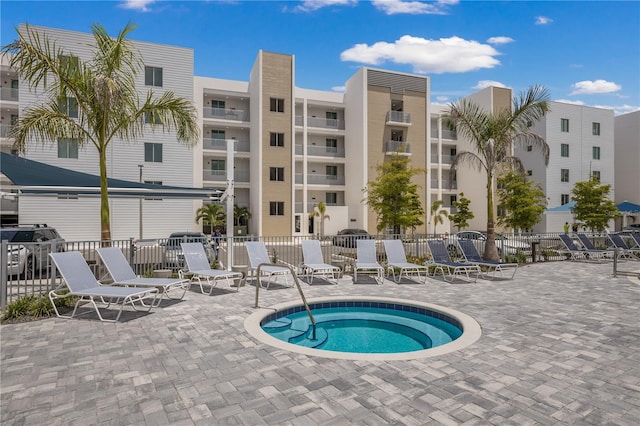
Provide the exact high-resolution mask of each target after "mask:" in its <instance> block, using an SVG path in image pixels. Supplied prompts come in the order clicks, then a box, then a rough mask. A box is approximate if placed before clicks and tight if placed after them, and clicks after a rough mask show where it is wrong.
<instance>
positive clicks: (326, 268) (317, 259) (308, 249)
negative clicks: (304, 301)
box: [300, 240, 342, 284]
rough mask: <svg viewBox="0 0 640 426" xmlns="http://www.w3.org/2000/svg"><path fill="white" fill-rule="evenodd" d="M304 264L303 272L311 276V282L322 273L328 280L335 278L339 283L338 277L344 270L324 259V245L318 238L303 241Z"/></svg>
mask: <svg viewBox="0 0 640 426" xmlns="http://www.w3.org/2000/svg"><path fill="white" fill-rule="evenodd" d="M302 258H303V261H302V264H301V265H300V266H301V269H302V272H303V274H305V275H308V276H309V284H311V283H313V278H314V277H316V276H318V275H320V276H322V277H324V278H325V279H326V280H327V281H329V282H331V280H334V284H338V279H339V278H340V275H341V274H342V270H341V269H340V268H338V267H337V266H333V265H330V264H328V263H326V262H325V261H324V257H323V256H322V246H321V245H320V241H318V240H305V241H303V242H302Z"/></svg>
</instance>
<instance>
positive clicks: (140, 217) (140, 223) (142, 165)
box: [138, 164, 144, 240]
mask: <svg viewBox="0 0 640 426" xmlns="http://www.w3.org/2000/svg"><path fill="white" fill-rule="evenodd" d="M143 167H144V164H138V168H140V183H142V168H143ZM142 198H143V196H142V195H140V200H139V203H140V215H139V227H140V236H139V237H138V239H139V240H142Z"/></svg>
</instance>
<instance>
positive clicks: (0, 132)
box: [0, 124, 13, 138]
mask: <svg viewBox="0 0 640 426" xmlns="http://www.w3.org/2000/svg"><path fill="white" fill-rule="evenodd" d="M11 129H13V126H12V125H10V124H0V138H8V137H9V132H10V131H11Z"/></svg>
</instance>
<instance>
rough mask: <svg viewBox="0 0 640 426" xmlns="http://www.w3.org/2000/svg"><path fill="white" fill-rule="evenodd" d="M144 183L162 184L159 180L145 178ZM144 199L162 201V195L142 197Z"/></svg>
mask: <svg viewBox="0 0 640 426" xmlns="http://www.w3.org/2000/svg"><path fill="white" fill-rule="evenodd" d="M144 183H150V184H152V185H162V181H161V180H145V181H144ZM144 199H145V201H162V197H160V198H154V197H144Z"/></svg>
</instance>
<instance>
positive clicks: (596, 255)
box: [559, 234, 605, 260]
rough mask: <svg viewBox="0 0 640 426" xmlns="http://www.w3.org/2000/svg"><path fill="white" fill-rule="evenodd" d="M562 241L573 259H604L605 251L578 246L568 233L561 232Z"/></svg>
mask: <svg viewBox="0 0 640 426" xmlns="http://www.w3.org/2000/svg"><path fill="white" fill-rule="evenodd" d="M559 237H560V241H562V243H563V244H564V246H565V247H566V249H567V250H566V252H567V253H569V255H570V256H571V260H603V259H604V258H605V252H604V251H602V250H593V251H592V250H586V249H585V250H583V249H580V248H578V246H576V244H575V243H574V242H573V240H572V239H571V237H569V235H567V234H560V235H559Z"/></svg>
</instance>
